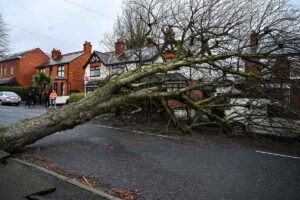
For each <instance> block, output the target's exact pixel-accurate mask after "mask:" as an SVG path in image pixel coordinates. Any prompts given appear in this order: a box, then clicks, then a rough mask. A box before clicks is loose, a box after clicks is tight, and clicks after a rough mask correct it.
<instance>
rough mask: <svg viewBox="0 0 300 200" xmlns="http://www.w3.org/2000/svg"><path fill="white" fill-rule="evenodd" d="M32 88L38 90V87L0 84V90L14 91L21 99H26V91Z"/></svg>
mask: <svg viewBox="0 0 300 200" xmlns="http://www.w3.org/2000/svg"><path fill="white" fill-rule="evenodd" d="M33 89H34V90H35V91H36V92H37V91H39V88H37V87H33V86H25V87H21V86H0V91H8V92H15V93H17V94H18V95H19V96H20V97H21V98H22V100H23V101H24V100H25V99H26V93H27V92H28V91H29V90H33Z"/></svg>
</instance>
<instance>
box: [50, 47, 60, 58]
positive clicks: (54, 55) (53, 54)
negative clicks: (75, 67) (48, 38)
mask: <svg viewBox="0 0 300 200" xmlns="http://www.w3.org/2000/svg"><path fill="white" fill-rule="evenodd" d="M60 56H61V52H60V50H58V49H53V50H52V51H51V57H52V58H53V59H56V58H58V57H60Z"/></svg>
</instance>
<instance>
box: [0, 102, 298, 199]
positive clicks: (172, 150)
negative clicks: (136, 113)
mask: <svg viewBox="0 0 300 200" xmlns="http://www.w3.org/2000/svg"><path fill="white" fill-rule="evenodd" d="M0 108H3V107H0ZM2 117H3V114H1V117H0V119H1V120H2ZM259 150H260V151H258V149H255V148H253V147H243V146H241V145H235V144H228V145H227V144H216V143H213V144H211V143H209V142H203V143H195V144H194V143H189V142H185V141H181V140H173V139H172V140H170V139H166V138H161V137H154V136H149V135H145V134H138V133H133V132H130V131H123V130H116V129H112V128H108V127H103V126H101V125H96V124H92V123H86V124H84V125H80V126H77V127H76V128H74V129H72V130H68V131H64V132H59V133H56V134H53V135H51V136H48V137H46V138H44V139H42V140H40V141H38V142H37V143H35V144H33V145H31V146H29V147H27V148H26V149H25V151H24V152H23V154H30V155H39V156H44V157H47V158H49V159H50V160H52V161H53V162H54V163H56V164H58V165H59V166H63V167H64V168H65V169H68V170H72V171H76V172H78V173H80V174H83V175H86V176H95V177H98V178H99V179H100V180H101V181H103V182H104V183H107V184H110V185H111V186H113V187H117V188H119V187H120V188H130V189H136V190H138V191H140V192H141V194H142V196H143V198H144V199H147V200H148V199H150V200H158V199H161V200H162V199H163V200H170V199H174V200H175V199H176V200H182V199H185V200H198V199H199V200H200V199H226V200H227V199H233V200H235V199H238V200H240V199H246V200H247V199H251V200H252V199H263V200H268V199H272V200H274V199H278V200H279V199H280V200H284V199H287V200H291V199H299V196H300V158H299V157H297V155H281V152H276V154H270V153H273V152H262V151H263V149H259ZM283 154H284V153H283ZM289 156H290V157H289Z"/></svg>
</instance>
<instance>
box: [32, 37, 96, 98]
mask: <svg viewBox="0 0 300 200" xmlns="http://www.w3.org/2000/svg"><path fill="white" fill-rule="evenodd" d="M91 54H92V45H91V43H90V42H87V41H85V43H84V44H83V50H82V51H77V52H71V53H67V54H62V53H61V51H60V50H57V49H53V50H52V52H51V59H50V60H49V61H48V62H46V63H44V64H42V65H39V66H38V67H37V73H39V72H44V73H46V74H47V75H49V76H50V77H51V78H52V88H53V89H54V90H55V91H56V92H57V94H58V95H60V96H61V95H68V94H70V93H72V92H83V91H84V81H83V77H84V69H83V66H84V64H85V63H86V62H87V61H88V59H89V58H90V56H91Z"/></svg>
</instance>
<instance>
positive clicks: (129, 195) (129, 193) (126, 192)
mask: <svg viewBox="0 0 300 200" xmlns="http://www.w3.org/2000/svg"><path fill="white" fill-rule="evenodd" d="M106 193H108V194H110V195H112V196H115V197H119V198H121V199H123V200H136V199H137V198H138V197H140V196H141V193H140V192H139V191H137V190H130V189H127V188H114V189H109V190H106Z"/></svg>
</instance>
